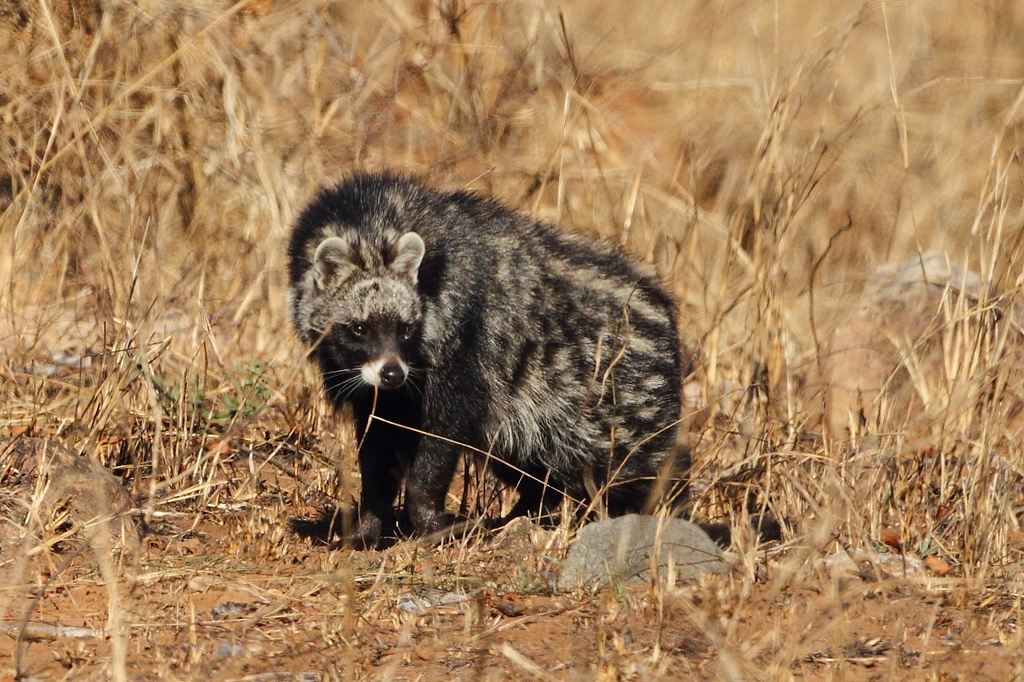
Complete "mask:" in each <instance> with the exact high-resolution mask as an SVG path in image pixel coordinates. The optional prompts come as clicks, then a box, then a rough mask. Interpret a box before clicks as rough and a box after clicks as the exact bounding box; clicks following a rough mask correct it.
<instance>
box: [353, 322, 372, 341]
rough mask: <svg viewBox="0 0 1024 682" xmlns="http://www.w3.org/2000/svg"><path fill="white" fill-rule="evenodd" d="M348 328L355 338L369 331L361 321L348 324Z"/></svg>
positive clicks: (361, 336) (359, 337)
mask: <svg viewBox="0 0 1024 682" xmlns="http://www.w3.org/2000/svg"><path fill="white" fill-rule="evenodd" d="M348 330H349V331H350V332H352V336H354V337H356V338H357V339H361V338H363V337H365V336H366V335H367V334H369V333H370V328H369V327H367V326H366V325H365V324H362V323H361V322H356V323H355V324H351V325H349V327H348Z"/></svg>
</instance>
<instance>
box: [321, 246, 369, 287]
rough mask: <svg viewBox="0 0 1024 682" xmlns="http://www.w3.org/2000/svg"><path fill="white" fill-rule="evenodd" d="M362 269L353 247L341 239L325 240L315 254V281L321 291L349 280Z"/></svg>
mask: <svg viewBox="0 0 1024 682" xmlns="http://www.w3.org/2000/svg"><path fill="white" fill-rule="evenodd" d="M360 267H361V266H360V264H359V262H358V260H357V258H356V255H355V253H354V252H353V250H352V245H351V244H349V243H348V242H347V241H345V240H344V239H342V238H341V237H328V238H327V239H325V240H323V241H322V242H320V245H319V246H317V247H316V253H314V254H313V280H314V282H315V283H316V286H317V287H318V288H320V289H321V290H324V289H327V288H328V287H330V286H331V285H332V284H334V283H335V282H338V281H341V280H345V279H347V278H348V277H349V276H351V274H352V271H353V270H358V269H359V268H360Z"/></svg>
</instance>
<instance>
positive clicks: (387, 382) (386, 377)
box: [380, 365, 405, 388]
mask: <svg viewBox="0 0 1024 682" xmlns="http://www.w3.org/2000/svg"><path fill="white" fill-rule="evenodd" d="M404 383H405V370H403V369H402V366H401V365H384V367H382V368H381V370H380V385H381V387H383V388H398V387H399V386H401V385H402V384H404Z"/></svg>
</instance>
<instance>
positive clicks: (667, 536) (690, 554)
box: [556, 514, 731, 591]
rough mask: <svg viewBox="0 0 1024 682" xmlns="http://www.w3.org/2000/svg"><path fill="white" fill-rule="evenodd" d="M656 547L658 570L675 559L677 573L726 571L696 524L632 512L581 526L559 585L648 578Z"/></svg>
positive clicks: (564, 587) (688, 575) (566, 587)
mask: <svg viewBox="0 0 1024 682" xmlns="http://www.w3.org/2000/svg"><path fill="white" fill-rule="evenodd" d="M656 548H657V550H658V560H657V563H658V567H659V570H664V569H667V568H668V565H669V562H670V561H672V562H673V563H674V564H675V570H676V575H677V576H678V577H680V578H694V577H696V576H697V575H698V574H699V573H727V572H729V571H730V570H731V569H730V567H729V564H727V563H726V562H725V561H723V560H722V550H721V549H720V548H719V547H718V545H716V544H715V543H714V542H713V541H712V540H711V538H709V537H708V535H707V533H705V532H704V531H703V530H702V529H701V528H700V526H697V525H695V524H693V523H690V522H689V521H684V520H682V519H664V518H661V517H658V516H640V515H637V514H630V515H628V516H620V517H618V518H614V519H608V520H606V521H598V522H596V523H591V524H590V525H588V526H585V527H584V528H583V529H582V530H580V532H579V533H578V534H577V536H576V540H575V542H573V544H572V545H571V546H570V547H569V554H568V556H566V558H565V561H564V562H563V563H562V572H561V574H560V575H559V576H558V581H557V585H556V586H557V588H558V589H559V590H563V591H564V590H571V589H573V588H575V587H578V586H580V585H584V586H592V585H601V586H603V585H607V584H608V582H609V581H610V580H611V579H613V578H614V579H617V580H629V579H638V580H649V579H650V569H651V557H652V555H653V554H654V553H655V551H656Z"/></svg>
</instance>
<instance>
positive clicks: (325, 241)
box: [289, 225, 425, 395]
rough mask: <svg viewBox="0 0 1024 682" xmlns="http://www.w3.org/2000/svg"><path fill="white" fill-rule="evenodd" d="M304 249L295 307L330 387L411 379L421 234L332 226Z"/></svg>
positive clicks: (418, 320) (295, 280) (418, 321)
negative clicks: (376, 232)
mask: <svg viewBox="0 0 1024 682" xmlns="http://www.w3.org/2000/svg"><path fill="white" fill-rule="evenodd" d="M302 247H303V250H304V251H305V253H304V254H302V255H303V256H304V257H303V258H301V259H300V260H301V263H302V267H301V269H300V271H299V272H294V271H293V273H292V286H291V290H290V291H289V304H290V307H291V313H292V319H293V321H294V323H295V327H296V329H297V330H298V333H299V336H300V337H302V340H303V342H305V343H306V344H307V345H308V346H310V347H311V349H312V355H313V357H315V358H316V359H317V360H318V362H319V363H320V366H321V368H322V369H323V372H324V378H325V380H326V382H327V385H328V389H329V390H333V392H336V393H339V394H341V395H345V394H348V393H350V392H351V391H353V390H355V389H356V388H358V387H359V386H360V385H369V386H373V387H376V388H382V389H393V388H398V387H400V386H402V385H403V384H405V381H406V379H407V378H408V376H409V366H410V361H411V359H412V358H413V357H415V355H416V349H417V348H418V345H419V339H420V333H421V327H422V321H423V306H422V302H421V300H420V296H419V293H418V292H417V286H416V285H417V277H418V273H419V267H420V263H421V262H422V261H423V254H424V251H425V247H424V244H423V239H422V238H421V237H420V236H419V235H418V234H416V233H415V232H405V233H404V234H399V233H398V232H396V231H393V230H386V231H384V232H383V233H382V234H380V235H375V236H374V237H373V238H372V239H371V238H367V237H365V236H363V235H361V234H359V233H358V232H356V231H353V230H346V229H344V228H341V227H338V226H336V225H327V226H326V227H324V228H322V229H321V230H319V233H318V234H317V235H316V236H315V238H312V239H308V240H306V241H305V243H304V244H303V245H302Z"/></svg>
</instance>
